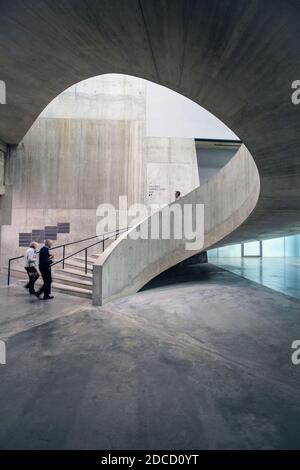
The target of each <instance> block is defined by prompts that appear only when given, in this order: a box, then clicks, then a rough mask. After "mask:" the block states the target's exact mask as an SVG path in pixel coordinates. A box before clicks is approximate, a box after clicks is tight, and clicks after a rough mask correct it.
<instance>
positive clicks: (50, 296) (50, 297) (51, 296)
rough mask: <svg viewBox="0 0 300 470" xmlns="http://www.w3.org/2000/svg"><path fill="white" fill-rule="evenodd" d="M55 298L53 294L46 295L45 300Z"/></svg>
mask: <svg viewBox="0 0 300 470" xmlns="http://www.w3.org/2000/svg"><path fill="white" fill-rule="evenodd" d="M51 299H54V297H53V295H48V297H44V298H43V300H51Z"/></svg>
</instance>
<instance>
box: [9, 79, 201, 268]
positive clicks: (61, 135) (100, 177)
mask: <svg viewBox="0 0 300 470" xmlns="http://www.w3.org/2000/svg"><path fill="white" fill-rule="evenodd" d="M146 90H147V86H146V82H145V81H144V80H141V79H137V78H134V77H128V76H124V75H106V76H103V77H94V78H92V79H89V80H86V81H84V82H82V83H79V84H77V85H75V86H73V87H71V88H70V89H68V90H66V91H65V92H64V93H62V94H61V95H59V96H58V97H57V98H56V99H55V100H54V101H53V102H52V103H50V105H49V106H47V108H46V109H45V110H44V111H43V113H42V114H41V116H40V117H39V118H38V119H37V121H36V122H35V123H34V124H33V126H32V128H31V129H30V131H29V132H28V133H27V134H26V136H25V137H24V139H23V140H22V142H21V143H20V144H19V145H18V146H15V147H13V148H12V149H11V152H10V155H9V158H8V159H7V162H6V182H7V184H9V185H11V186H12V188H13V195H12V198H13V199H12V200H13V202H12V204H13V210H12V220H11V225H7V226H3V227H2V240H1V265H2V266H5V265H6V264H7V260H8V258H9V257H11V256H17V255H18V254H22V253H23V251H24V249H23V248H18V234H19V233H20V232H25V233H26V232H31V230H32V229H39V228H43V227H44V226H45V225H56V224H57V223H58V222H70V224H71V233H70V234H69V235H59V239H58V241H57V242H56V244H61V243H63V242H66V241H71V240H76V239H80V238H85V237H89V236H93V235H95V234H96V224H97V218H96V208H97V207H98V205H99V204H102V203H109V204H113V205H114V206H116V207H118V198H119V196H120V195H126V196H127V197H128V204H129V205H131V204H134V203H149V200H150V203H153V202H154V203H160V204H168V203H169V202H171V200H173V199H174V192H175V190H176V189H179V190H181V191H182V192H183V193H186V192H188V191H190V190H191V189H193V188H195V187H196V186H198V184H199V179H198V174H197V160H196V153H195V146H194V141H193V140H192V139H168V138H166V139H163V138H157V139H155V138H148V137H147V136H146ZM183 170H184V171H185V175H184V177H182V176H181V175H183ZM170 175H172V177H170ZM176 175H177V177H176ZM152 186H155V188H156V189H154V191H152V192H153V193H154V194H153V196H151V197H149V194H150V189H151V187H152ZM157 187H159V188H160V189H159V191H157ZM73 251H74V249H73Z"/></svg>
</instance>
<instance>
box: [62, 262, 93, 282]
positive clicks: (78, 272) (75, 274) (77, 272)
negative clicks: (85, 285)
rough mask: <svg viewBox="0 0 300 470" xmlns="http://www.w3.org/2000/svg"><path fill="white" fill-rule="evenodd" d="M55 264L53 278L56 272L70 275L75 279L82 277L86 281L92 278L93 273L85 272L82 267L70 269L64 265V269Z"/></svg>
mask: <svg viewBox="0 0 300 470" xmlns="http://www.w3.org/2000/svg"><path fill="white" fill-rule="evenodd" d="M57 266H58V265H57ZM57 266H56V267H55V268H54V272H53V278H54V277H55V276H56V274H60V275H67V276H68V277H72V278H75V279H83V280H86V281H88V280H92V279H93V274H92V273H90V272H88V273H87V274H85V272H84V269H83V270H79V269H72V268H69V267H65V269H62V268H58V267H57Z"/></svg>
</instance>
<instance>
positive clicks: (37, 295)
mask: <svg viewBox="0 0 300 470" xmlns="http://www.w3.org/2000/svg"><path fill="white" fill-rule="evenodd" d="M34 295H35V296H36V297H37V298H38V299H39V300H41V298H40V295H41V294H40V293H39V292H34Z"/></svg>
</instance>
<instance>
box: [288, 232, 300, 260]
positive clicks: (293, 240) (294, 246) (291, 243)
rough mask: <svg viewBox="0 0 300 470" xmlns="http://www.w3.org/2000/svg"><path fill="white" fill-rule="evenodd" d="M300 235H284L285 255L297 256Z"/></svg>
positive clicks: (299, 253) (299, 251)
mask: <svg viewBox="0 0 300 470" xmlns="http://www.w3.org/2000/svg"><path fill="white" fill-rule="evenodd" d="M299 245H300V235H292V236H291V237H285V256H299V255H300V250H299Z"/></svg>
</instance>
